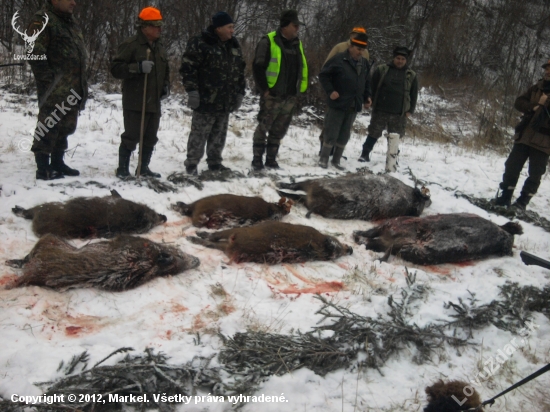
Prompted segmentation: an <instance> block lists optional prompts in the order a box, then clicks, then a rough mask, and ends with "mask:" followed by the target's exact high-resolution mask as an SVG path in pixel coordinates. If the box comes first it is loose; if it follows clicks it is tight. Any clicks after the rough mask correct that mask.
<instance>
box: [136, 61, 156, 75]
mask: <svg viewBox="0 0 550 412" xmlns="http://www.w3.org/2000/svg"><path fill="white" fill-rule="evenodd" d="M154 65H155V63H154V62H152V61H151V60H143V61H142V62H138V67H139V72H140V73H151V70H153V66H154Z"/></svg>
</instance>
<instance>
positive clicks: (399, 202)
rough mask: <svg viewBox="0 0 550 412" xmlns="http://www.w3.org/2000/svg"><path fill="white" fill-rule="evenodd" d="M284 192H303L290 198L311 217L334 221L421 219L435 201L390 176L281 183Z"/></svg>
mask: <svg viewBox="0 0 550 412" xmlns="http://www.w3.org/2000/svg"><path fill="white" fill-rule="evenodd" d="M278 186H279V187H280V188H282V189H291V190H302V191H304V192H305V193H306V194H305V195H296V194H294V195H292V194H290V193H287V192H286V191H284V190H281V191H279V194H280V195H281V196H287V197H290V198H293V199H295V200H301V201H303V202H304V203H305V205H306V207H307V209H308V210H309V212H310V213H309V214H311V213H316V214H318V215H321V216H324V217H327V218H332V219H360V220H380V219H388V218H391V217H397V216H420V214H421V213H422V211H423V210H424V207H425V206H429V205H430V203H431V201H430V198H429V195H428V193H429V192H428V190H427V189H425V188H422V190H420V189H418V188H413V187H409V186H407V185H406V184H405V183H403V182H401V181H400V180H398V179H396V178H394V177H391V176H389V175H372V174H368V175H363V174H360V173H357V174H349V175H347V176H342V177H337V178H334V179H330V178H325V179H315V180H306V181H304V182H300V183H279V184H278Z"/></svg>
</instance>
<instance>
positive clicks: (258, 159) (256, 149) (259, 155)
mask: <svg viewBox="0 0 550 412" xmlns="http://www.w3.org/2000/svg"><path fill="white" fill-rule="evenodd" d="M264 152H265V144H254V145H252V154H253V156H254V157H253V158H252V168H253V169H254V171H256V172H259V171H260V170H262V169H263V168H264V161H263V157H264Z"/></svg>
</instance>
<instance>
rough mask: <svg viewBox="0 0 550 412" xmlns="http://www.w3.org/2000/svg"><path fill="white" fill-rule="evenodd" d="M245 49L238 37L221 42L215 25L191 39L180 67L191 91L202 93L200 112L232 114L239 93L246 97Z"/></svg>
mask: <svg viewBox="0 0 550 412" xmlns="http://www.w3.org/2000/svg"><path fill="white" fill-rule="evenodd" d="M245 66H246V63H245V61H244V59H243V53H242V50H241V46H240V45H239V42H238V41H237V39H236V38H234V37H233V38H231V39H229V40H228V41H226V42H222V41H220V39H219V37H218V35H217V34H216V33H215V32H214V29H213V27H212V26H210V27H208V28H207V29H206V30H203V32H202V33H201V34H200V35H198V36H195V37H193V38H191V39H190V40H189V42H188V43H187V48H186V49H185V53H184V54H183V59H182V63H181V68H180V74H181V76H182V81H183V86H184V87H185V90H186V91H187V92H192V91H198V92H199V96H200V106H199V107H198V108H197V109H195V110H196V111H198V112H206V113H219V112H230V111H232V110H233V107H234V106H235V103H236V98H237V95H238V94H241V95H243V96H244V90H245V85H246V84H245V79H244V68H245Z"/></svg>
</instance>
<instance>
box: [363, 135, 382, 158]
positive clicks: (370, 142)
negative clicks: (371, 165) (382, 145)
mask: <svg viewBox="0 0 550 412" xmlns="http://www.w3.org/2000/svg"><path fill="white" fill-rule="evenodd" d="M377 140H378V139H375V138H374V137H370V136H367V140H365V143H363V151H362V152H361V156H360V157H359V161H360V162H370V152H372V148H373V147H374V145H375V144H376V141H377Z"/></svg>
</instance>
